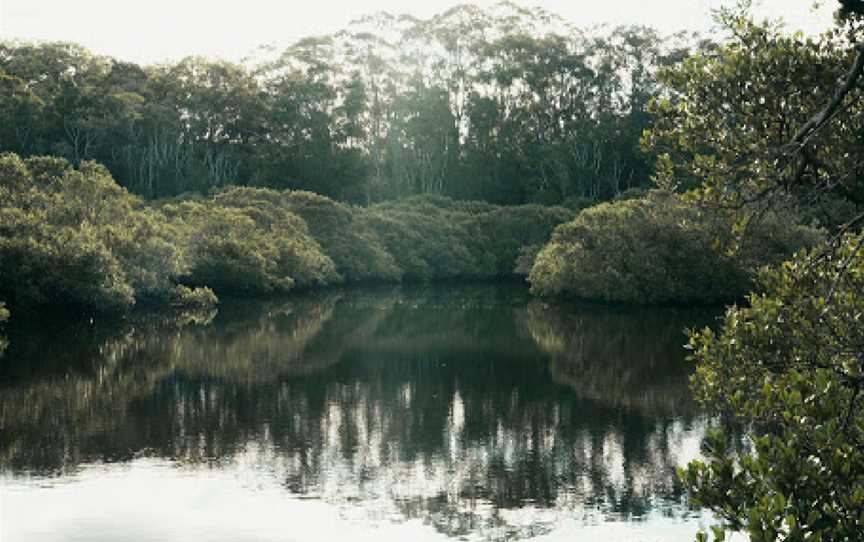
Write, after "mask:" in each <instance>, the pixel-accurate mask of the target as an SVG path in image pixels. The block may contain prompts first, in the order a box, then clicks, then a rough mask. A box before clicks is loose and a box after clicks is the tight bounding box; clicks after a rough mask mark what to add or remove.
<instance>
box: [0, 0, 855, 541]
mask: <svg viewBox="0 0 864 542" xmlns="http://www.w3.org/2000/svg"><path fill="white" fill-rule="evenodd" d="M862 4H864V3H862V2H860V1H853V0H841V1H840V2H838V4H837V14H836V22H835V25H834V26H833V27H832V28H831V29H829V30H827V31H826V32H825V33H823V34H822V35H820V36H806V35H803V34H801V33H794V34H793V33H789V32H788V31H786V30H785V29H784V28H783V27H782V26H781V25H779V24H776V23H774V22H771V21H759V20H757V19H755V18H754V17H753V16H752V14H751V12H750V11H749V7H750V3H749V2H740V3H738V4H737V5H736V6H734V7H727V8H721V9H719V10H718V11H717V12H716V13H715V17H716V22H717V24H718V25H719V27H720V28H722V29H723V32H722V36H721V35H720V34H718V35H717V36H716V39H703V38H700V37H699V36H696V35H692V34H686V33H681V34H676V35H673V36H663V35H661V34H660V33H659V32H657V31H655V30H653V29H650V28H646V27H639V26H632V27H618V28H609V27H603V28H598V29H580V28H577V27H575V26H573V25H572V24H570V23H568V22H567V21H564V20H562V19H560V18H559V17H557V16H555V15H554V14H552V13H549V12H546V11H543V10H541V9H528V8H524V7H521V6H520V5H517V4H514V3H512V2H501V3H499V4H496V5H495V6H493V7H490V8H488V9H483V8H479V7H477V6H474V5H464V6H460V7H456V8H453V9H450V10H448V11H446V12H444V13H441V14H439V15H437V16H434V17H431V18H429V19H417V18H414V17H410V16H398V15H391V14H386V13H379V14H377V15H374V16H369V17H366V18H364V19H361V20H358V21H356V22H355V23H353V24H352V25H351V26H350V27H349V28H346V29H345V30H343V31H341V32H338V33H335V34H333V35H327V36H316V37H309V38H305V39H302V40H300V41H298V42H296V43H295V44H294V45H292V46H291V47H289V48H288V49H286V50H282V51H277V50H273V49H266V48H265V49H262V50H261V51H260V54H259V55H258V57H256V58H254V59H250V60H248V61H247V62H245V63H242V64H235V63H230V62H227V61H217V60H210V59H206V58H201V57H191V58H186V59H184V60H182V61H179V62H176V63H168V64H159V65H137V64H133V63H129V62H126V61H123V60H119V59H113V58H108V57H103V56H99V55H96V54H94V53H91V52H89V51H87V50H86V49H84V48H82V47H80V46H77V45H75V44H69V43H27V42H4V43H0V89H2V90H0V153H2V154H0V300H3V301H2V302H0V326H9V325H14V323H15V321H16V320H18V319H22V320H28V319H33V318H35V317H37V316H38V315H39V314H40V313H42V312H47V311H57V310H63V311H68V312H69V313H70V314H72V315H87V316H92V315H109V314H111V315H123V314H127V313H128V312H129V311H130V310H132V309H133V308H135V307H151V308H166V307H169V308H170V307H175V308H176V307H201V308H206V307H212V306H214V305H215V304H216V303H218V300H219V298H226V297H250V296H273V295H276V294H286V293H289V292H294V291H298V290H306V289H314V288H325V287H331V286H338V285H349V284H361V283H362V284H366V283H401V282H405V283H408V282H428V281H444V280H448V281H489V280H518V281H523V282H524V281H527V282H528V283H529V284H530V287H531V292H532V294H533V295H536V296H538V297H541V298H544V299H546V300H549V301H550V302H551V301H552V300H555V299H559V298H566V299H578V300H590V301H594V302H602V303H615V304H625V305H684V306H694V305H723V304H729V308H728V309H727V312H726V316H725V319H724V320H723V321H722V322H721V323H720V324H719V325H718V326H714V327H712V328H705V329H703V330H692V331H690V344H689V348H690V353H691V358H692V361H693V362H694V363H695V366H696V373H695V376H694V377H693V384H692V386H693V390H694V392H695V394H696V396H697V399H698V400H699V401H700V402H701V404H702V405H703V407H704V408H707V409H709V410H711V411H713V412H716V413H717V414H718V416H719V417H720V418H722V419H723V420H726V421H732V422H734V423H735V424H737V425H738V426H743V427H745V428H746V431H745V432H746V434H747V435H749V437H750V438H749V440H748V445H746V446H744V447H743V449H742V448H741V447H739V446H736V445H733V444H734V443H732V442H731V441H732V437H730V436H729V435H730V434H732V433H730V432H728V431H726V432H724V431H723V430H722V427H723V424H718V429H717V431H716V432H714V433H712V436H711V438H710V439H709V441H708V442H707V443H706V445H705V446H704V448H705V458H704V460H701V461H694V462H692V463H690V465H689V466H688V467H687V468H686V469H683V470H682V471H681V472H680V473H679V474H680V477H681V482H682V483H683V484H684V486H685V487H686V488H687V490H688V491H689V492H690V494H691V496H692V499H693V503H694V504H695V505H698V506H703V507H707V508H709V509H711V510H712V511H713V512H714V513H715V514H716V517H717V518H718V520H719V521H720V523H719V524H718V525H717V526H715V527H714V528H713V533H712V535H713V537H714V539H715V540H718V541H721V540H723V539H724V536H725V532H726V531H727V530H728V531H729V532H730V533H731V532H736V531H741V532H745V533H746V534H747V535H748V536H749V537H750V539H751V540H753V541H773V540H786V541H793V540H794V541H797V540H801V541H803V540H821V541H835V540H836V541H840V540H857V539H858V538H857V537H858V536H860V533H861V532H864V416H862V414H861V412H862V410H861V401H862V393H861V392H862V391H864V376H862V375H864V327H862V325H861V322H862V319H864V253H862V250H864V233H862V232H861V224H862V218H864V208H862V206H864V186H862V181H861V176H862V174H864V166H862V164H864V145H862V136H864V105H862V104H864V102H862V100H861V97H862V94H864V93H862V85H864V77H862V73H864V47H862V45H861V42H860V40H861V38H862V36H864V5H862ZM10 314H11V319H10ZM7 320H8V321H9V322H8V323H7ZM0 331H2V327H0ZM4 345H5V340H2V341H0V350H2V348H3V347H4ZM699 536H700V540H708V539H709V538H708V534H700V535H699Z"/></svg>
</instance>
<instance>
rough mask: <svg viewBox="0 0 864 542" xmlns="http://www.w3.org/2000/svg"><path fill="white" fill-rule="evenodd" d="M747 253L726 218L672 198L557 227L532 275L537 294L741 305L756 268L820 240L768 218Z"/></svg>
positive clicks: (614, 208) (656, 194)
mask: <svg viewBox="0 0 864 542" xmlns="http://www.w3.org/2000/svg"><path fill="white" fill-rule="evenodd" d="M752 233H753V235H752V236H751V237H749V238H748V240H747V243H746V244H745V246H743V247H741V248H740V249H739V250H737V251H735V252H734V253H733V252H730V251H728V250H723V247H726V246H728V245H729V244H730V242H731V240H732V239H731V237H732V236H731V223H730V220H729V219H728V218H727V217H726V215H725V214H722V213H718V212H714V211H712V210H710V209H700V208H698V207H696V206H693V205H690V204H688V203H686V202H684V201H682V200H681V199H680V198H677V197H675V196H674V195H672V194H670V193H668V192H662V191H653V192H651V193H649V194H648V195H647V196H646V197H644V198H640V199H629V200H623V201H618V202H614V203H604V204H601V205H598V206H596V207H593V208H590V209H587V210H585V211H582V212H581V213H580V214H579V215H578V216H577V217H576V218H575V219H574V220H573V221H571V222H568V223H566V224H564V225H562V226H559V227H558V228H557V229H556V230H555V232H554V234H553V236H552V240H551V241H550V242H549V244H547V245H546V246H545V247H544V248H543V249H542V250H541V251H540V254H539V255H538V256H537V259H536V261H535V262H534V266H533V268H532V269H531V274H530V275H529V281H530V282H531V287H532V291H533V292H534V293H536V294H539V295H542V296H570V297H577V298H584V299H597V300H603V301H614V302H626V303H643V304H650V303H661V304H669V303H672V304H675V303H682V304H684V303H719V302H723V301H729V300H735V299H740V298H742V297H743V296H744V295H745V294H746V293H747V292H748V291H749V289H750V287H751V286H752V278H753V276H754V273H755V271H756V269H758V267H759V266H761V265H765V264H772V263H778V262H781V261H783V260H784V259H786V258H787V257H789V256H791V255H792V254H793V253H794V252H795V250H797V249H799V248H802V247H803V246H812V245H813V244H815V243H816V242H817V241H818V240H819V239H820V234H819V232H817V231H816V230H813V229H811V228H806V227H796V226H794V225H786V224H785V223H784V222H781V221H780V220H777V219H770V218H768V217H766V218H765V219H764V220H762V221H761V222H760V223H759V226H758V227H756V228H754V231H753V232H752Z"/></svg>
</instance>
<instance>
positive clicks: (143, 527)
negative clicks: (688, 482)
mask: <svg viewBox="0 0 864 542" xmlns="http://www.w3.org/2000/svg"><path fill="white" fill-rule="evenodd" d="M130 488H134V491H130ZM379 504H380V507H379V508H373V509H372V510H374V513H371V514H370V513H369V512H370V511H372V510H370V509H368V508H367V507H366V506H365V505H364V506H359V505H358V504H357V503H352V502H350V501H349V500H347V499H346V500H343V501H341V502H336V503H334V502H329V501H326V500H325V501H321V500H310V499H303V498H299V497H297V496H294V495H292V494H290V493H286V492H285V491H284V489H283V488H282V487H281V485H280V483H279V480H278V476H274V473H273V472H270V471H268V470H267V469H266V468H262V464H261V457H259V455H258V454H257V453H256V452H253V451H250V452H247V453H245V454H243V455H241V456H240V457H238V458H237V461H236V462H235V464H234V465H232V466H231V468H226V469H224V470H203V471H201V470H193V471H190V470H188V469H184V468H177V466H176V465H174V464H172V463H169V462H166V461H162V460H150V459H141V460H137V461H134V462H132V463H129V464H126V465H100V466H90V467H87V468H85V469H83V470H82V471H81V472H79V473H78V474H77V475H76V476H75V478H74V480H66V481H51V482H44V483H43V484H42V485H40V486H39V487H38V488H34V487H33V486H32V485H31V484H29V483H27V482H26V481H21V480H9V479H4V480H0V516H2V517H3V522H2V524H0V540H3V542H17V541H19V540H20V541H24V540H26V541H32V542H43V541H44V542H48V541H51V542H73V541H82V542H83V541H88V542H89V541H93V540H111V541H117V542H125V541H130V542H131V541H135V542H144V541H148V542H149V541H154V542H155V541H161V540H177V541H196V542H210V541H214V542H215V541H220V542H224V541H259V542H270V541H273V542H275V541H280V542H284V541H294V540H297V541H308V542H316V541H322V542H324V541H327V542H330V541H333V540H351V541H352V542H353V541H357V542H365V541H369V542H388V541H400V542H401V541H411V542H424V541H444V540H450V539H449V538H448V537H447V536H445V535H444V534H441V533H439V532H436V530H435V529H433V528H432V527H431V526H430V525H428V524H426V522H424V521H422V520H420V519H408V520H405V519H404V518H403V517H401V516H400V514H399V511H398V510H397V509H396V508H395V507H394V506H392V505H391V506H389V507H388V506H387V505H386V503H385V502H381V503H379ZM707 519H708V518H707V517H706V516H701V517H689V518H688V519H686V520H682V519H680V518H670V517H663V516H662V515H659V514H651V515H650V516H648V517H647V518H645V520H644V521H643V522H641V523H638V524H632V523H628V522H624V521H618V522H616V521H611V522H610V521H607V520H606V519H605V518H603V517H602V515H600V514H598V513H597V512H596V511H595V510H592V509H590V508H582V509H579V508H576V509H573V510H567V511H562V510H548V509H539V508H532V507H526V508H522V509H519V510H510V511H503V512H501V520H502V522H503V523H505V524H506V527H501V528H499V529H498V530H493V531H492V532H485V533H482V534H481V533H475V534H474V535H472V536H470V537H467V538H466V539H467V540H484V539H485V540H504V539H515V538H531V539H534V540H537V541H544V542H557V541H564V540H568V541H574V540H576V541H578V540H603V541H608V542H616V541H621V542H624V541H630V540H640V541H645V542H666V541H669V542H673V541H674V542H678V541H680V542H684V541H689V540H692V539H693V534H694V533H695V531H696V530H697V529H698V528H700V526H702V527H704V525H706V522H707ZM538 525H543V528H538ZM58 533H62V534H58ZM517 533H519V534H517ZM532 535H536V538H535V537H534V536H532Z"/></svg>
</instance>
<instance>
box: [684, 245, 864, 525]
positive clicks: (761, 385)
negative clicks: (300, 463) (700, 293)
mask: <svg viewBox="0 0 864 542" xmlns="http://www.w3.org/2000/svg"><path fill="white" fill-rule="evenodd" d="M862 244H864V236H862V235H860V234H857V235H851V234H850V235H846V236H845V237H843V238H842V240H840V241H839V242H837V243H836V244H835V245H834V246H831V247H827V248H826V247H821V248H820V249H819V250H815V251H813V252H810V253H801V254H799V255H798V256H797V257H796V258H794V259H793V260H792V261H790V262H788V263H785V264H783V265H782V266H779V267H776V268H773V269H770V270H765V271H763V273H762V274H761V276H760V285H761V287H762V293H761V294H753V295H751V297H750V299H749V301H750V306H749V307H745V308H736V307H733V308H731V309H730V310H729V311H728V312H727V314H726V318H725V321H724V323H723V326H722V328H721V330H720V331H719V332H716V333H715V332H713V331H711V330H710V329H705V330H702V331H699V332H695V333H693V334H692V335H691V348H692V349H693V358H694V360H695V361H696V363H697V372H696V375H695V377H694V381H693V384H694V389H695V390H696V392H697V396H698V398H699V399H700V400H701V401H702V402H703V403H704V404H706V405H707V406H709V407H711V408H714V409H716V410H720V411H724V412H728V413H731V414H732V415H734V416H735V417H736V418H737V419H738V420H739V421H740V422H742V423H744V424H746V425H747V426H749V427H751V428H752V429H753V430H755V431H756V434H757V435H758V436H755V437H753V443H752V447H751V448H750V449H749V450H745V451H743V452H739V453H736V452H735V451H734V449H732V448H730V447H729V446H727V444H726V441H725V438H724V437H723V435H722V434H721V433H717V434H715V435H714V436H713V437H712V438H711V439H710V440H709V442H708V446H707V448H706V449H707V458H706V460H705V461H704V462H701V461H700V462H694V463H691V464H690V465H689V466H688V468H687V470H686V471H683V472H682V473H681V476H682V479H683V481H684V482H685V484H686V485H687V486H688V488H689V489H690V491H691V493H692V495H693V498H694V502H695V503H696V504H699V505H702V506H706V507H709V508H711V509H712V510H713V511H714V512H715V513H716V514H717V515H718V517H719V518H721V519H722V520H724V521H725V522H726V523H727V525H728V527H729V528H730V529H732V530H743V531H745V532H746V533H747V534H749V535H750V538H751V540H753V541H756V542H758V541H774V540H781V539H782V540H789V541H799V540H800V541H803V540H823V541H829V540H832V541H833V540H856V539H858V538H859V537H860V533H861V532H862V531H864V516H862V514H861V510H862V505H864V416H862V412H864V410H862V408H861V400H862V397H861V391H862V385H864V379H862V375H864V365H862V357H861V345H862V344H864V329H862V327H861V325H860V319H861V315H862V314H864V297H862V295H861V292H862V291H864V254H862V252H861V247H862ZM717 531H718V532H719V531H721V529H717Z"/></svg>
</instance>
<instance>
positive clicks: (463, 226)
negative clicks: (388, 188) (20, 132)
mask: <svg viewBox="0 0 864 542" xmlns="http://www.w3.org/2000/svg"><path fill="white" fill-rule="evenodd" d="M0 181H2V182H0V218H2V221H0V280H2V282H0V295H2V296H3V297H4V299H7V300H8V301H9V302H10V304H11V305H12V306H13V307H14V308H16V309H17V308H18V307H21V308H28V309H29V308H38V307H44V306H47V305H49V304H50V305H57V306H67V307H73V308H77V309H81V310H84V311H121V310H125V309H128V308H130V307H131V306H132V305H134V304H136V303H138V304H141V303H147V304H163V305H165V304H167V305H172V306H180V305H188V306H193V307H198V306H204V307H207V306H212V305H213V304H215V302H216V299H215V296H214V293H213V291H214V290H215V292H217V293H219V294H226V293H227V294H237V295H262V294H271V293H276V294H278V293H286V292H289V291H293V290H294V289H298V288H315V287H322V286H330V285H335V284H341V283H344V282H370V281H371V282H399V281H400V280H403V279H404V280H410V281H426V280H437V279H449V278H467V279H480V278H492V277H509V276H512V275H513V274H514V271H515V268H516V267H517V259H518V258H519V257H520V255H523V254H533V252H534V251H536V249H535V248H532V247H536V246H538V245H542V244H543V243H545V242H546V240H548V237H549V235H550V233H551V231H552V229H553V228H554V227H555V226H556V225H558V224H559V223H561V222H563V221H565V220H568V219H569V218H571V217H572V213H571V212H570V211H568V210H566V209H563V208H544V207H539V206H522V207H498V206H495V205H491V204H488V203H483V202H459V201H454V200H451V199H450V198H446V197H443V196H422V197H414V198H408V199H405V200H403V201H400V202H391V203H388V204H381V205H375V206H372V207H369V208H360V207H354V206H350V205H345V204H342V203H339V202H336V201H334V200H331V199H329V198H327V197H324V196H320V195H317V194H313V193H311V192H304V191H291V190H286V191H278V190H272V189H266V188H249V187H232V188H226V189H223V190H221V191H218V192H216V193H214V194H213V195H211V196H209V197H201V196H192V197H178V198H174V199H172V200H165V201H160V202H157V203H155V204H154V205H147V204H145V203H144V202H143V201H142V200H140V199H139V198H138V197H136V196H132V195H130V194H129V193H128V192H127V191H126V190H125V189H123V188H122V187H120V186H118V185H117V184H116V183H115V182H114V180H113V179H112V178H111V176H110V174H109V173H108V171H107V170H106V169H105V168H104V167H102V166H99V165H97V164H95V163H92V162H82V164H81V165H80V167H79V168H77V169H75V168H73V167H71V166H70V164H69V163H68V162H67V161H66V160H64V159H62V158H54V157H34V158H28V159H27V160H21V159H20V158H19V157H18V156H16V155H11V154H7V155H3V156H2V158H0ZM526 249H527V250H526ZM523 259H524V258H523ZM526 265H528V263H526V262H524V261H523V262H522V266H523V267H525V266H526ZM190 288H191V289H190ZM211 289H212V290H211Z"/></svg>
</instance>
